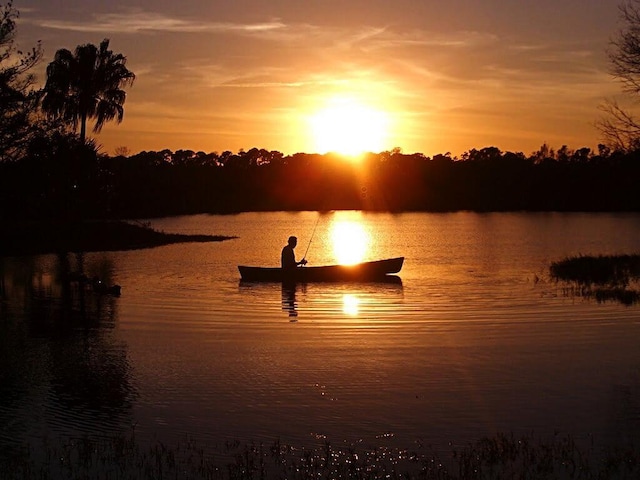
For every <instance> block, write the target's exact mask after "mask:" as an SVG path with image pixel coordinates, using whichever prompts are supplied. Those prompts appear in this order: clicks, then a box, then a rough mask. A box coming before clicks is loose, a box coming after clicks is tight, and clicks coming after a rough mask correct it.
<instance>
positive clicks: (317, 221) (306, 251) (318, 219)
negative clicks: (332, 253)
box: [302, 213, 320, 260]
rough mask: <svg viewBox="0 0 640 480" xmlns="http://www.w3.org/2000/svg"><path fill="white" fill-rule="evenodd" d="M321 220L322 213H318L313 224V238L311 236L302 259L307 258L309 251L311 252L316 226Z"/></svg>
mask: <svg viewBox="0 0 640 480" xmlns="http://www.w3.org/2000/svg"><path fill="white" fill-rule="evenodd" d="M319 222H320V213H318V218H317V219H316V224H315V225H314V226H313V231H312V232H311V238H309V244H308V245H307V249H306V250H305V251H304V255H303V256H302V260H305V259H306V258H307V253H309V247H310V246H311V241H312V240H313V236H314V235H315V233H316V228H318V223H319Z"/></svg>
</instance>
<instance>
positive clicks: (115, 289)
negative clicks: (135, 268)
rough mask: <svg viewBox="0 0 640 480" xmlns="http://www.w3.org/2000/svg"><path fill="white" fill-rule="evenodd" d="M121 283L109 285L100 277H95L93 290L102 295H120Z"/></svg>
mask: <svg viewBox="0 0 640 480" xmlns="http://www.w3.org/2000/svg"><path fill="white" fill-rule="evenodd" d="M120 290H121V287H120V285H107V284H106V283H104V282H103V281H102V280H100V279H99V278H94V279H93V291H94V292H96V293H99V294H101V295H115V296H120Z"/></svg>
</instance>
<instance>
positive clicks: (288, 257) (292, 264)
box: [280, 235, 307, 270]
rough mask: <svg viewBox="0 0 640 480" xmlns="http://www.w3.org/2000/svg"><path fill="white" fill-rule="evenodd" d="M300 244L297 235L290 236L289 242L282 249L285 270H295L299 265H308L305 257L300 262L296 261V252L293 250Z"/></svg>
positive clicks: (281, 260) (281, 259)
mask: <svg viewBox="0 0 640 480" xmlns="http://www.w3.org/2000/svg"><path fill="white" fill-rule="evenodd" d="M297 244H298V239H297V237H294V236H293V235H292V236H291V237H289V241H288V243H287V244H286V245H285V246H284V248H283V249H282V255H281V257H280V263H281V266H282V269H283V270H295V269H296V268H297V267H298V265H306V264H307V261H306V260H305V259H304V258H303V259H302V260H300V261H299V262H296V254H295V252H294V251H293V250H294V249H295V248H296V245H297Z"/></svg>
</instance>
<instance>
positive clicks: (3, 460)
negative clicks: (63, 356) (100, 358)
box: [0, 434, 640, 480]
mask: <svg viewBox="0 0 640 480" xmlns="http://www.w3.org/2000/svg"><path fill="white" fill-rule="evenodd" d="M0 472H4V473H3V476H2V478H3V479H7V480H13V479H16V480H17V479H20V480H30V479H45V480H46V479H58V478H65V479H109V480H118V479H176V478H185V479H234V480H235V479H270V478H277V479H280V478H286V479H304V480H306V479H316V480H317V479H325V478H326V479H329V478H331V479H372V478H388V479H399V478H403V479H418V478H420V479H427V480H431V479H433V480H462V479H477V480H484V479H504V478H519V479H520V478H521V479H528V478H530V479H552V478H553V479H572V480H573V479H605V478H616V479H627V478H628V479H631V478H633V479H636V478H640V452H639V451H638V450H636V449H634V448H632V447H629V448H617V449H612V450H609V451H607V452H602V454H596V453H595V452H594V451H593V448H592V447H591V448H588V449H587V450H585V449H583V448H581V447H579V446H578V445H577V444H576V442H574V441H573V439H572V438H571V437H568V436H567V437H560V436H556V437H554V438H553V439H551V440H550V441H538V440H535V439H534V438H533V437H531V436H528V437H526V436H525V437H515V436H514V435H507V434H498V435H496V436H495V437H492V438H484V439H482V440H479V441H478V442H476V443H473V444H470V445H468V446H466V447H463V448H460V449H455V450H451V451H450V452H445V453H442V452H436V451H435V450H432V449H427V448H424V447H422V446H418V447H417V448H416V450H415V451H409V450H403V449H395V448H386V447H375V448H364V447H362V446H361V445H349V446H338V447H336V446H334V445H331V444H330V443H325V444H324V445H322V446H319V447H315V448H310V449H309V448H297V447H293V446H289V445H283V444H281V443H280V442H278V441H276V442H274V443H273V444H272V445H270V446H265V445H263V444H258V445H256V444H241V443H240V442H227V443H225V444H224V445H222V446H221V447H217V448H214V449H210V450H205V449H204V448H201V447H200V446H198V445H196V443H195V442H194V441H193V440H189V439H187V440H186V441H185V442H181V443H179V444H178V445H176V446H173V447H170V446H167V445H165V444H164V443H161V442H156V443H153V444H151V445H142V444H141V443H139V442H138V441H137V440H136V438H135V437H134V436H133V435H131V436H118V437H111V438H89V437H83V438H77V439H67V440H65V441H62V442H57V443H56V444H55V445H52V444H51V443H49V442H43V446H41V447H40V448H39V449H37V450H34V449H33V448H30V447H21V448H18V449H13V450H11V451H7V450H5V451H3V452H2V454H0Z"/></svg>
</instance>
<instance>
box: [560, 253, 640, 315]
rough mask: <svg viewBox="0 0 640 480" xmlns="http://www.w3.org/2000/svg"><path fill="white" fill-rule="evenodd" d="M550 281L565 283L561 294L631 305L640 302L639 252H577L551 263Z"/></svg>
mask: <svg viewBox="0 0 640 480" xmlns="http://www.w3.org/2000/svg"><path fill="white" fill-rule="evenodd" d="M549 273H550V276H551V278H552V279H553V280H555V281H562V282H565V283H566V284H567V285H568V288H566V289H565V293H567V294H570V295H575V296H581V297H590V298H594V299H595V300H596V301H598V302H606V301H617V302H620V303H623V304H625V305H631V304H634V303H637V302H639V301H640V292H639V291H638V289H637V283H638V280H640V255H637V254H636V255H598V256H588V255H578V256H573V257H567V258H565V259H564V260H560V261H557V262H553V263H552V264H551V266H550V267H549Z"/></svg>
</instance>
